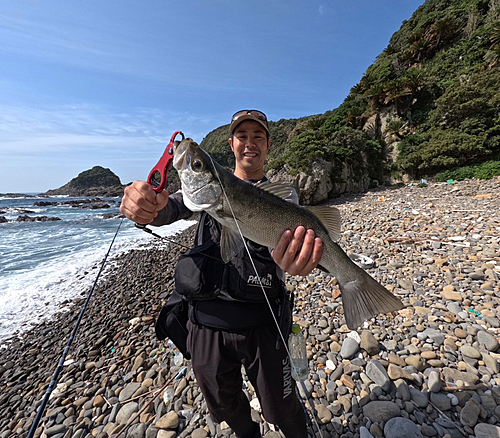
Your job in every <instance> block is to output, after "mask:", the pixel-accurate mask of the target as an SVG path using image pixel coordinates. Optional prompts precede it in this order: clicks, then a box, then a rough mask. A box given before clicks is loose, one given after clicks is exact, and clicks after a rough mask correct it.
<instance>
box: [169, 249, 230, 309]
mask: <svg viewBox="0 0 500 438" xmlns="http://www.w3.org/2000/svg"><path fill="white" fill-rule="evenodd" d="M224 272H225V266H224V263H223V261H222V260H221V258H220V247H219V245H217V244H216V243H215V242H213V241H212V240H208V241H207V242H205V243H204V244H202V245H199V246H195V247H194V248H192V249H190V250H188V251H186V252H185V253H183V254H181V255H180V257H179V260H178V262H177V266H176V267H175V275H174V278H175V290H176V291H177V292H178V293H179V294H181V295H183V296H185V297H187V298H192V299H196V300H202V299H210V298H215V297H216V296H217V295H219V293H220V290H221V284H222V283H223V277H224Z"/></svg>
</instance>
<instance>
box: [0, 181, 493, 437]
mask: <svg viewBox="0 0 500 438" xmlns="http://www.w3.org/2000/svg"><path fill="white" fill-rule="evenodd" d="M499 194H500V178H495V179H492V180H488V181H477V180H468V181H463V182H455V183H453V184H430V185H429V186H427V187H418V186H405V187H401V188H392V189H379V190H374V191H371V192H368V193H365V194H360V195H358V196H345V197H342V198H339V199H336V200H334V201H333V202H332V204H336V205H337V207H338V208H339V209H340V211H341V214H342V220H343V230H342V231H343V233H342V238H341V241H340V245H341V246H342V248H343V249H344V250H345V251H346V252H347V253H348V254H356V255H357V256H355V255H353V257H355V258H357V259H361V256H363V257H364V258H363V260H371V261H372V262H373V263H371V264H367V266H372V267H370V268H367V270H368V272H369V273H370V274H371V275H372V276H374V277H375V278H377V279H378V280H379V281H380V282H381V283H382V284H384V285H386V286H387V287H388V288H389V289H390V290H392V291H393V292H394V293H395V294H397V295H398V296H400V297H401V299H402V300H403V302H404V303H405V305H406V306H407V307H406V308H405V309H403V310H402V311H400V312H399V313H398V314H395V315H382V316H380V317H378V318H375V319H373V320H372V321H368V322H367V323H365V325H364V326H363V327H361V328H360V329H359V330H357V331H350V330H348V329H347V327H346V326H345V324H344V318H343V313H342V310H341V308H342V304H341V299H340V298H339V291H338V288H337V287H336V281H335V279H334V278H332V277H331V276H329V275H326V274H323V273H321V272H320V271H315V272H314V273H313V274H312V275H310V276H308V277H306V278H304V277H295V278H289V279H288V285H289V287H290V288H293V289H295V290H296V306H295V312H294V319H295V321H296V322H298V323H299V324H300V325H301V326H302V327H303V330H304V332H305V334H306V336H307V348H308V355H309V359H310V361H309V365H310V375H309V379H308V380H306V382H305V391H306V393H307V394H306V395H307V398H308V402H307V405H308V406H311V405H312V406H314V415H313V418H314V422H315V423H316V424H314V425H313V427H314V428H315V427H319V429H320V430H321V432H322V436H323V437H327V436H333V437H343V438H370V437H383V438H395V437H398V438H402V437H407V438H413V437H415V438H418V437H445V438H450V437H456V438H461V437H476V438H486V437H487V438H495V437H500V347H499V340H500V281H499V278H500V213H499V212H500V196H499ZM192 236H193V228H191V229H190V230H188V231H186V232H184V233H182V234H180V235H179V236H178V237H177V239H178V240H179V242H180V243H182V244H184V245H188V246H189V245H190V244H191V241H192ZM183 250H184V249H183V248H181V247H179V246H177V245H173V244H165V243H164V242H157V243H154V244H153V245H152V246H151V247H149V248H145V249H144V250H134V251H131V252H129V253H127V254H124V255H122V256H120V257H118V258H116V259H114V260H113V262H112V263H110V264H109V265H108V268H107V269H106V275H105V278H104V279H103V280H101V282H100V284H99V287H98V288H97V290H96V291H95V293H94V296H93V298H92V300H91V302H90V304H89V308H88V309H87V312H86V313H85V316H84V317H83V320H82V325H81V327H80V330H79V332H78V334H77V336H76V338H75V339H74V342H73V346H72V348H71V350H70V353H69V356H68V359H67V361H66V363H65V364H64V366H63V371H62V373H61V375H60V378H59V383H58V385H57V388H56V389H55V390H54V392H53V394H52V397H51V400H50V402H49V404H48V409H47V410H46V411H45V413H44V415H43V418H42V420H41V422H40V425H39V427H38V429H37V433H36V436H48V437H55V438H59V437H61V438H62V437H65V438H66V437H68V438H69V437H74V438H80V437H98V438H104V437H109V436H130V437H137V438H142V437H147V438H156V437H157V438H173V437H177V436H179V437H189V436H192V437H194V438H204V437H206V436H230V435H231V434H232V432H231V430H230V429H229V428H228V427H227V425H225V424H224V423H222V424H214V423H213V422H212V421H211V419H210V417H209V416H208V412H207V409H206V405H205V403H204V400H203V397H202V395H201V393H200V392H199V389H198V387H197V385H196V381H195V379H194V376H193V373H192V371H191V370H190V367H189V362H188V361H185V360H184V361H183V363H180V362H179V361H178V359H179V358H178V356H177V357H176V354H175V353H176V351H175V349H174V348H172V347H171V346H169V345H168V343H167V342H159V341H157V339H156V337H155V333H154V320H155V316H156V315H157V313H158V312H159V310H160V308H161V306H162V305H163V304H164V303H165V302H166V300H167V299H168V296H169V294H170V293H171V291H172V287H173V269H174V266H175V262H176V260H177V257H178V255H179V254H180V252H181V251H183ZM95 272H97V267H96V270H95ZM83 300H84V297H83V298H80V299H77V300H74V302H72V303H66V309H65V311H62V312H61V313H60V314H58V315H57V316H56V317H55V318H54V319H53V320H51V321H45V322H42V323H41V324H40V325H38V326H37V327H35V328H34V329H32V330H30V331H29V332H27V333H26V334H25V335H24V336H22V337H21V336H13V337H12V338H11V339H10V340H8V341H7V342H6V343H5V345H4V346H3V347H4V348H3V349H2V350H0V438H6V437H8V436H20V437H24V436H26V435H27V432H28V430H29V428H30V426H31V424H32V422H33V419H34V417H35V414H36V409H37V407H38V406H39V405H40V403H41V400H42V398H43V396H44V394H45V391H46V389H47V386H48V384H49V382H50V380H51V378H52V375H53V373H54V370H55V368H56V366H57V363H58V361H59V359H60V357H61V354H62V352H63V350H64V348H65V345H66V343H67V340H68V338H69V336H70V335H71V332H72V330H73V326H74V324H75V321H76V319H77V316H78V314H79V312H80V309H81V306H82V303H83ZM183 367H187V369H186V372H185V374H183V375H182V376H181V377H179V378H178V379H177V380H173V379H174V378H175V377H176V376H177V375H178V374H179V372H180V371H181V370H182V369H183ZM165 388H168V390H167V391H166V390H165ZM245 390H246V392H247V394H248V396H249V398H250V399H251V400H252V403H251V404H252V406H253V407H254V411H253V416H254V418H255V420H256V421H259V422H260V423H261V429H262V432H263V433H265V434H266V436H268V437H269V438H272V437H273V436H276V437H277V436H279V435H278V433H277V432H274V431H273V430H272V429H273V428H272V427H271V426H270V425H269V424H267V423H266V422H265V421H264V420H263V419H262V417H261V416H260V414H259V412H258V409H259V407H258V402H257V400H256V399H255V393H254V391H253V388H252V387H251V385H250V384H249V383H248V382H246V385H245ZM301 391H302V392H304V390H301ZM165 393H167V394H168V397H170V400H169V401H168V403H165V401H164V399H165Z"/></svg>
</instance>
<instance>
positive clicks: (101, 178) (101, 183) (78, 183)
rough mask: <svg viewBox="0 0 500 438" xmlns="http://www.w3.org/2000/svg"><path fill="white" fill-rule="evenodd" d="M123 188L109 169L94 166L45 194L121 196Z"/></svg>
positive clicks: (118, 179)
mask: <svg viewBox="0 0 500 438" xmlns="http://www.w3.org/2000/svg"><path fill="white" fill-rule="evenodd" d="M123 188H124V185H122V183H121V181H120V178H119V177H118V176H117V175H115V174H114V173H113V172H112V171H111V170H110V169H107V168H104V167H101V166H94V167H93V168H92V169H89V170H85V171H83V172H81V173H80V174H79V175H78V176H77V177H76V178H73V179H72V180H71V181H70V182H68V183H67V184H65V185H63V186H62V187H59V188H58V189H53V190H49V191H47V192H46V193H45V195H49V196H54V195H69V196H103V197H113V196H122V195H123Z"/></svg>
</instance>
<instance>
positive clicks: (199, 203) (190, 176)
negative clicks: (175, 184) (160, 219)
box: [173, 138, 222, 211]
mask: <svg viewBox="0 0 500 438" xmlns="http://www.w3.org/2000/svg"><path fill="white" fill-rule="evenodd" d="M173 164H174V167H175V169H176V170H177V172H178V174H179V179H180V180H181V187H182V194H183V199H184V204H185V205H186V207H187V208H189V209H190V210H191V211H201V210H209V209H212V208H214V207H215V208H216V207H217V205H219V203H220V200H221V194H222V189H221V186H220V183H219V180H218V178H217V176H216V175H217V173H216V172H217V170H216V167H215V163H214V161H213V160H212V157H211V156H210V155H208V154H207V153H206V152H205V151H204V150H203V149H202V148H200V146H199V145H198V143H196V142H195V141H193V140H192V139H190V138H186V139H184V140H183V141H182V142H180V143H179V144H178V145H176V146H175V149H174V161H173Z"/></svg>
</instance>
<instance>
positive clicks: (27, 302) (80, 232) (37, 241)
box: [0, 196, 194, 343]
mask: <svg viewBox="0 0 500 438" xmlns="http://www.w3.org/2000/svg"><path fill="white" fill-rule="evenodd" d="M82 199H88V198H70V197H53V198H45V197H44V198H40V197H36V196H26V197H23V198H2V197H0V217H2V216H3V217H5V219H7V220H8V222H5V223H0V343H1V342H2V341H4V342H6V340H7V341H8V339H9V338H10V337H12V336H13V335H22V333H23V332H24V331H26V330H27V329H28V328H30V327H31V326H32V325H33V324H35V323H38V322H39V321H40V320H41V319H45V318H50V317H51V316H52V315H53V314H54V313H56V312H59V311H61V310H64V305H63V303H64V302H65V301H66V300H71V299H73V298H75V297H85V296H86V295H87V293H88V292H89V291H90V288H91V287H92V284H93V282H94V280H95V278H96V275H97V272H98V270H99V267H100V266H101V263H102V260H103V259H104V256H105V255H106V252H107V251H108V249H109V245H110V244H111V241H112V239H113V236H114V234H115V232H116V230H117V228H118V226H119V224H120V222H121V218H119V217H112V218H109V217H108V216H109V215H110V214H113V213H115V214H118V213H119V202H120V200H119V199H118V198H100V199H102V201H103V202H105V203H107V204H109V205H110V207H109V208H100V209H88V208H81V207H73V206H71V205H69V204H61V203H62V202H65V201H75V200H82ZM40 201H42V202H57V203H58V204H57V205H48V206H35V205H34V203H35V202H40ZM23 215H27V216H29V217H36V216H47V217H58V218H60V219H61V220H58V221H50V222H18V221H17V218H18V216H23ZM193 223H194V222H193V221H179V222H177V223H175V224H172V225H168V226H164V227H160V228H155V232H157V233H158V234H160V235H162V236H172V235H174V234H176V233H178V232H180V231H182V230H184V229H186V228H188V227H189V226H190V225H191V224H193ZM152 239H155V237H153V236H151V235H149V234H147V233H145V232H144V231H141V230H140V229H138V228H136V227H135V226H134V224H133V223H132V222H131V221H129V220H127V219H125V220H124V221H123V223H122V225H121V229H120V231H119V233H118V236H117V238H116V240H115V243H114V244H113V247H112V249H111V252H110V255H109V257H108V263H109V262H110V261H111V260H112V259H113V257H114V256H117V255H119V254H121V253H123V252H125V251H128V250H130V249H133V248H140V247H144V245H147V243H148V242H150V241H151V240H152Z"/></svg>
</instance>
